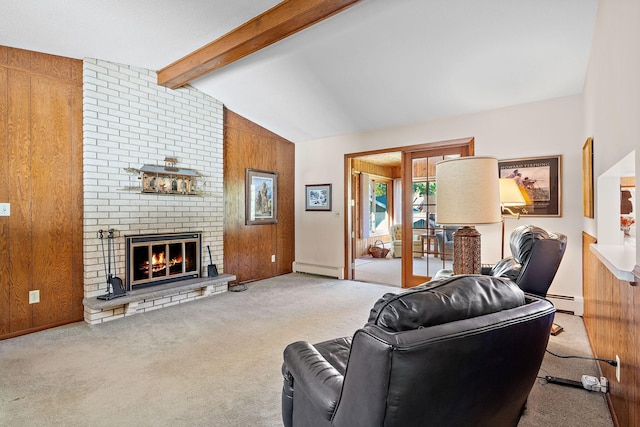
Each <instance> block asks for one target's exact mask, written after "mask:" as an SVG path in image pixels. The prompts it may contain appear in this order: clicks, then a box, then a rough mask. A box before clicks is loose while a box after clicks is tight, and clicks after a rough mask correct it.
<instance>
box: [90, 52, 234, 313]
mask: <svg viewBox="0 0 640 427" xmlns="http://www.w3.org/2000/svg"><path fill="white" fill-rule="evenodd" d="M156 81H157V77H156V73H155V72H154V71H151V70H146V69H141V68H136V67H131V66H128V65H122V64H116V63H112V62H107V61H102V60H97V59H91V58H88V59H85V60H84V66H83V169H84V177H83V185H84V248H83V252H84V296H85V298H86V299H88V298H93V297H96V296H98V295H102V294H105V293H106V292H107V285H106V278H105V265H104V261H103V255H102V247H101V242H100V240H99V239H98V230H100V229H102V230H105V231H106V230H108V229H110V228H113V229H114V230H115V236H116V237H115V239H114V243H115V258H116V266H117V270H116V273H117V275H118V277H121V278H124V274H125V271H124V265H125V264H124V252H125V244H124V236H125V235H132V234H149V233H168V232H189V231H200V232H202V253H201V255H202V260H201V265H202V269H201V270H203V271H201V274H202V275H204V276H206V266H207V265H208V264H209V256H208V253H207V249H206V248H207V246H210V248H211V254H212V256H213V262H214V264H216V265H217V267H218V271H219V272H220V273H222V272H223V271H222V265H223V244H222V233H223V215H224V212H223V209H224V202H223V182H222V179H223V171H222V165H223V161H222V153H223V139H222V138H223V135H222V132H223V106H222V104H221V103H220V102H219V101H217V100H216V99H214V98H211V97H209V96H208V95H205V94H203V93H201V92H199V91H197V90H196V89H194V88H192V87H190V86H187V87H184V88H180V89H177V90H171V89H167V88H165V87H162V86H158V85H157V84H156ZM165 157H175V158H177V159H178V164H177V166H178V167H180V168H188V169H193V170H195V171H197V172H198V173H199V174H200V175H201V177H200V178H199V179H198V189H199V191H200V195H198V196H173V195H155V194H142V193H141V188H140V181H139V179H138V176H137V175H135V174H131V173H129V172H127V171H126V170H125V169H126V168H139V167H141V166H142V165H144V164H155V165H164V159H165ZM104 240H106V239H104ZM104 243H105V247H106V241H105V242H104ZM112 272H113V266H112ZM226 290H227V286H226V284H224V285H221V286H216V287H215V288H213V289H209V290H208V291H206V292H198V293H194V292H193V291H191V292H189V293H186V294H184V293H183V294H180V292H176V294H174V295H165V296H163V297H161V298H158V299H157V300H153V299H151V300H146V299H145V301H144V304H143V305H144V308H145V309H156V308H161V307H164V306H167V305H172V304H177V303H181V302H185V301H192V300H194V299H196V298H202V297H205V296H210V295H215V294H217V293H221V292H225V291H226ZM139 308H143V307H139ZM141 311H146V310H140V309H138V310H137V312H141ZM135 312H136V311H135V310H134V311H132V313H135ZM126 315H127V313H125V312H124V309H118V308H115V309H114V308H109V309H105V310H95V309H91V308H89V307H87V306H86V305H85V320H86V321H87V322H88V323H91V324H94V323H102V322H104V321H108V320H113V319H116V318H120V317H123V316H126Z"/></svg>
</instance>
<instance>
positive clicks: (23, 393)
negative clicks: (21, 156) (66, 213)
mask: <svg viewBox="0 0 640 427" xmlns="http://www.w3.org/2000/svg"><path fill="white" fill-rule="evenodd" d="M399 291H400V289H398V288H394V287H390V286H382V285H376V284H368V283H361V282H347V281H339V280H333V279H327V278H321V277H315V276H309V275H303V274H288V275H285V276H280V277H276V278H272V279H267V280H263V281H259V282H254V283H251V284H249V285H248V290H247V291H245V292H227V293H225V294H222V295H216V296H214V297H212V298H209V299H206V300H200V301H197V302H190V303H186V304H181V305H176V306H174V307H170V308H167V309H163V310H158V311H154V312H149V313H146V314H140V315H136V316H132V317H128V318H124V319H120V320H116V321H113V322H109V323H106V324H103V325H97V326H89V325H87V324H86V323H82V322H81V323H76V324H72V325H67V326H64V327H60V328H55V329H50V330H47V331H43V332H38V333H34V334H30V335H25V336H22V337H17V338H13V339H9V340H4V341H0V425H2V426H113V425H120V426H133V425H135V426H159V425H173V426H232V427H233V426H238V427H245V426H252V427H261V426H280V425H281V418H280V390H281V384H282V378H281V374H280V366H281V363H282V351H283V349H284V347H285V346H286V345H287V344H289V343H291V342H293V341H298V340H307V341H310V342H319V341H323V340H326V339H330V338H335V337H340V336H345V335H351V334H353V332H354V331H355V330H356V329H357V328H358V327H360V326H362V325H363V324H364V323H365V322H366V320H367V317H368V314H369V309H370V308H371V306H372V305H373V303H374V302H375V301H376V300H377V299H378V298H379V297H380V296H382V295H383V294H384V293H386V292H399ZM556 320H557V322H558V323H560V324H562V325H563V326H564V328H565V330H566V332H563V333H561V334H560V335H559V336H557V337H551V342H550V344H549V348H550V349H551V350H552V351H556V352H559V353H564V354H579V355H589V354H590V351H589V346H588V343H587V340H586V335H585V333H584V326H583V323H582V319H581V318H579V317H575V316H570V315H564V314H559V315H558V316H557V317H556ZM583 373H588V374H591V375H595V374H596V366H595V363H594V362H592V361H586V360H575V359H557V358H555V357H553V356H550V355H547V357H545V361H544V364H543V371H542V372H541V376H544V375H547V374H548V375H555V376H562V377H564V378H570V379H579V378H580V375H582V374H583ZM452 404H455V403H454V402H452ZM519 425H520V426H524V427H533V426H563V427H570V426H586V425H588V426H596V427H597V426H607V427H609V426H611V425H612V423H611V419H610V417H609V413H608V410H607V406H606V403H605V401H604V397H603V395H602V394H600V393H594V392H589V391H586V390H580V389H571V388H566V387H561V386H557V385H553V384H544V381H543V380H540V381H539V382H538V383H537V384H536V385H535V386H534V388H533V390H532V392H531V395H530V398H529V401H528V408H527V410H526V412H525V414H524V417H523V419H522V420H521V422H520V424H519Z"/></svg>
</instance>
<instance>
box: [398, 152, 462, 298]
mask: <svg viewBox="0 0 640 427" xmlns="http://www.w3.org/2000/svg"><path fill="white" fill-rule="evenodd" d="M471 150H472V147H470V146H469V145H460V146H454V147H435V148H434V149H428V150H420V151H414V152H406V153H403V160H402V161H403V164H402V166H403V167H402V181H403V188H402V194H403V196H402V197H403V201H402V203H403V209H402V236H403V237H402V259H403V262H402V276H403V280H402V285H403V287H412V286H416V285H419V284H421V283H424V282H427V281H428V280H430V279H431V277H433V276H434V275H435V274H436V273H437V272H438V271H439V270H440V269H443V268H446V269H451V268H452V267H451V263H452V259H453V256H452V253H451V252H452V251H451V249H449V247H450V246H451V245H449V247H448V245H447V241H448V235H449V234H451V230H448V229H445V228H444V227H441V226H439V225H438V222H437V213H438V207H437V205H436V193H437V191H438V189H437V186H436V163H437V162H439V161H441V160H445V159H453V158H456V157H463V156H468V155H470V151H471ZM404 236H408V237H409V238H405V237H404Z"/></svg>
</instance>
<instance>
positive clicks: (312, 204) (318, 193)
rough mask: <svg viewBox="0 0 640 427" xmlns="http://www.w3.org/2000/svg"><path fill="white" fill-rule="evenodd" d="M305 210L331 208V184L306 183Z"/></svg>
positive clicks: (328, 209)
mask: <svg viewBox="0 0 640 427" xmlns="http://www.w3.org/2000/svg"><path fill="white" fill-rule="evenodd" d="M305 210H307V211H330V210H331V184H316V185H305Z"/></svg>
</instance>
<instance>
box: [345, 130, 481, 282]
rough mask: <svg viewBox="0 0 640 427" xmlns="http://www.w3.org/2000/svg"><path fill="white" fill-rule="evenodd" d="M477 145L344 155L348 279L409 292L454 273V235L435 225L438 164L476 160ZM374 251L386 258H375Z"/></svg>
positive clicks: (441, 145) (457, 143)
mask: <svg viewBox="0 0 640 427" xmlns="http://www.w3.org/2000/svg"><path fill="white" fill-rule="evenodd" d="M473 143H474V140H473V138H465V139H460V140H451V141H442V142H436V143H429V144H421V145H416V146H410V147H398V148H393V149H387V150H378V151H370V152H361V153H353V154H347V155H345V206H347V207H348V209H347V210H346V215H345V234H346V235H345V242H346V247H345V272H346V273H347V274H346V278H347V279H352V280H360V281H367V282H373V283H383V284H389V285H394V286H399V287H403V288H407V287H412V286H416V285H418V284H420V283H424V282H426V281H428V280H430V278H431V277H432V276H433V275H434V274H435V273H436V272H437V271H439V270H440V269H443V268H444V269H450V268H451V262H452V254H451V251H452V249H451V248H452V246H451V245H448V244H447V243H448V241H449V240H448V237H449V234H451V235H452V234H453V230H452V229H445V228H444V227H440V226H438V224H437V221H436V206H435V193H436V191H437V189H436V188H435V164H436V163H437V162H438V161H440V160H443V159H448V158H454V157H460V156H469V155H473V152H474V147H473ZM402 236H410V237H409V238H408V239H405V238H402ZM372 246H377V247H383V248H384V249H385V250H386V251H385V252H387V253H386V256H385V257H383V258H377V257H374V256H372V255H371V253H370V250H369V249H370V248H371V247H372ZM374 252H375V251H374ZM378 252H379V251H378Z"/></svg>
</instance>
